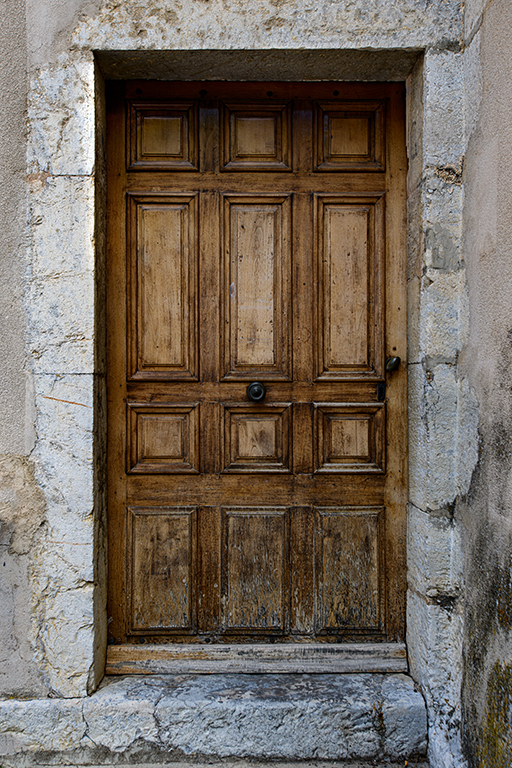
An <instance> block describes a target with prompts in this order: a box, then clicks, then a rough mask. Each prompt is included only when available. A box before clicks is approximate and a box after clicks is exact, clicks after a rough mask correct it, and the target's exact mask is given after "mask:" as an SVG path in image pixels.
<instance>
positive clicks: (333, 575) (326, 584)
mask: <svg viewBox="0 0 512 768" xmlns="http://www.w3.org/2000/svg"><path fill="white" fill-rule="evenodd" d="M315 513H316V534H315V538H316V557H315V560H316V577H315V582H316V590H315V591H316V617H315V627H316V631H317V632H318V633H319V634H343V633H344V632H347V633H349V634H350V633H353V632H356V633H357V632H362V633H363V632H372V631H373V632H379V631H382V630H383V617H384V606H385V594H384V589H385V582H384V579H383V576H384V565H383V554H382V543H383V526H384V508H383V507H319V508H317V509H316V510H315Z"/></svg>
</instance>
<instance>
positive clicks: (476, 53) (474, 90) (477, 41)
mask: <svg viewBox="0 0 512 768" xmlns="http://www.w3.org/2000/svg"><path fill="white" fill-rule="evenodd" d="M480 1H481V2H482V3H483V1H484V0H474V2H473V3H467V4H466V18H468V15H469V14H470V10H469V8H470V6H473V7H474V6H475V4H478V2H480ZM471 34H472V33H471ZM481 43H482V33H481V32H480V30H479V31H478V32H477V33H476V34H475V36H474V37H473V39H472V41H471V44H470V45H468V47H467V48H466V49H465V51H464V90H465V93H466V100H465V105H464V107H465V132H466V144H467V143H468V142H469V140H470V139H471V136H472V135H473V133H474V131H475V130H476V128H477V125H478V121H479V119H480V111H481V107H482V59H481V55H482V54H481ZM466 148H467V147H466Z"/></svg>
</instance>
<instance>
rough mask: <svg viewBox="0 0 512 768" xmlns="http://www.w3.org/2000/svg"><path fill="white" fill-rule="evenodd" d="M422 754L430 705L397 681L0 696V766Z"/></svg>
mask: <svg viewBox="0 0 512 768" xmlns="http://www.w3.org/2000/svg"><path fill="white" fill-rule="evenodd" d="M426 747H427V717H426V708H425V703H424V701H423V698H422V696H421V694H420V693H418V692H417V691H416V690H415V687H414V683H413V681H412V679H411V678H410V677H408V676H407V675H404V674H390V675H381V674H352V675H351V674H347V675H334V674H317V675H305V674H263V675H260V674H255V675H247V674H245V675H241V674H231V675H229V674H225V675H219V674H212V675H197V674H188V675H187V674H182V675H155V676H150V675H148V676H139V675H133V676H126V677H117V678H116V677H106V678H105V679H104V681H103V683H102V685H101V686H100V688H99V689H98V690H97V691H96V692H95V693H94V694H93V695H92V696H90V697H88V698H85V699H38V700H32V701H20V700H12V699H11V700H4V701H0V766H2V768H25V766H43V765H60V766H62V765H76V766H78V765H80V766H85V765H87V766H92V765H95V764H98V765H112V764H116V765H119V764H123V765H130V764H132V765H133V764H145V765H146V766H147V764H148V763H159V764H160V765H161V764H162V763H164V762H165V763H166V764H169V763H170V761H172V762H173V763H177V762H179V763H180V764H181V765H183V762H186V763H189V764H192V765H195V766H197V765H198V764H199V763H198V761H201V764H202V765H205V764H209V765H212V764H215V762H218V761H219V760H223V759H224V758H231V762H232V761H233V758H241V759H243V758H246V759H249V760H251V761H252V760H259V761H279V763H280V764H282V761H286V760H288V761H296V760H303V761H304V760H306V761H311V760H313V761H315V763H316V764H318V761H319V760H320V761H322V760H330V761H336V762H340V761H352V763H351V764H352V765H353V766H354V768H355V764H354V761H358V760H359V761H363V763H362V765H364V766H370V765H386V763H387V764H388V765H389V763H392V762H393V761H394V762H395V763H396V764H397V765H400V766H404V765H405V761H409V762H410V763H411V764H414V761H415V759H418V758H421V757H424V756H425V754H426ZM205 758H206V763H205ZM208 758H211V759H212V761H213V762H211V763H210V761H209V760H208ZM342 764H343V763H342ZM349 764H350V762H349ZM356 764H357V765H358V766H359V765H360V764H361V763H356ZM222 765H223V766H224V765H225V763H224V761H223V762H222ZM238 765H240V763H238ZM252 765H253V763H252V762H251V766H252ZM346 765H347V763H346V762H345V766H346Z"/></svg>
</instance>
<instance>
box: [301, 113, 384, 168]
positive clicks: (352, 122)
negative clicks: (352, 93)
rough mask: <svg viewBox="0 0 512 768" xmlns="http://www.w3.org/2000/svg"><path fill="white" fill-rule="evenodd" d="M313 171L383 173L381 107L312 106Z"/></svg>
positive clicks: (382, 120)
mask: <svg viewBox="0 0 512 768" xmlns="http://www.w3.org/2000/svg"><path fill="white" fill-rule="evenodd" d="M315 111H316V116H315V127H316V137H315V138H316V140H315V152H316V157H315V170H316V171H384V170H385V145H384V103H383V102H382V101H354V102H351V101H332V102H330V101H325V102H317V103H316V109H315Z"/></svg>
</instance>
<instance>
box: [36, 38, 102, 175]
mask: <svg viewBox="0 0 512 768" xmlns="http://www.w3.org/2000/svg"><path fill="white" fill-rule="evenodd" d="M28 118H29V135H28V170H29V173H33V174H40V173H49V174H51V175H59V176H65V175H69V176H81V175H85V176H87V175H91V174H92V173H93V172H94V159H95V145H94V130H95V126H94V60H93V56H92V53H90V52H87V53H85V54H84V53H82V54H81V55H80V56H79V55H77V54H76V53H75V55H74V56H73V58H68V59H67V60H65V59H64V57H63V58H62V60H61V61H60V62H59V65H56V66H51V67H43V68H41V69H40V70H39V71H37V72H36V73H35V74H34V75H33V78H32V81H31V83H30V89H29V97H28Z"/></svg>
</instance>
